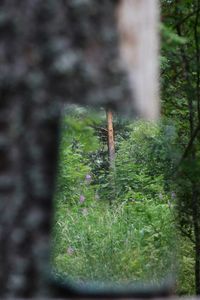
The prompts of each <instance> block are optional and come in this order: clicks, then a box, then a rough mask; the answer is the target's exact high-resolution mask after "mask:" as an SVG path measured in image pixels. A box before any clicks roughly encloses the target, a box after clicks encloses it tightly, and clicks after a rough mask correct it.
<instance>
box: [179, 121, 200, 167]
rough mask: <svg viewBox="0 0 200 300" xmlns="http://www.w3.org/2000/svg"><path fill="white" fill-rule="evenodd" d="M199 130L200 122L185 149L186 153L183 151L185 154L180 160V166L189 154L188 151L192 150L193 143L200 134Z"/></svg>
mask: <svg viewBox="0 0 200 300" xmlns="http://www.w3.org/2000/svg"><path fill="white" fill-rule="evenodd" d="M199 131H200V122H199V123H198V125H197V127H196V129H195V130H194V132H193V134H192V136H191V139H190V141H189V143H188V145H187V147H186V148H185V151H184V153H183V155H182V157H181V159H180V162H179V164H178V166H179V165H181V163H182V162H183V160H184V159H185V158H186V157H187V156H188V153H189V151H190V150H191V148H192V146H193V143H194V141H195V139H196V137H197V136H198V133H199Z"/></svg>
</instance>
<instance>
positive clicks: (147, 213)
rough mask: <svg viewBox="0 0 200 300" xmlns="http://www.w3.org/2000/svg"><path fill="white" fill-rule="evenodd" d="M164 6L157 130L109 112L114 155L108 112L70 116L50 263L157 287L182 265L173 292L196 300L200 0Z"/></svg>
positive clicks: (84, 274)
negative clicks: (110, 145) (112, 147)
mask: <svg viewBox="0 0 200 300" xmlns="http://www.w3.org/2000/svg"><path fill="white" fill-rule="evenodd" d="M161 5H162V7H161V8H162V11H161V25H160V31H161V57H160V61H161V101H162V109H161V120H160V122H159V123H158V124H152V123H149V122H145V121H138V120H136V121H134V122H133V121H132V120H130V119H129V120H128V119H126V118H123V119H122V118H120V116H119V115H116V114H114V113H112V117H113V120H112V125H113V127H114V146H115V149H114V151H113V153H112V154H111V153H110V152H109V143H108V129H109V128H108V110H109V108H106V109H105V108H103V107H99V108H98V109H97V110H96V111H95V110H93V109H91V108H89V107H80V106H75V105H74V106H68V107H66V108H65V111H64V113H63V120H62V124H61V126H62V133H61V139H60V140H61V144H60V164H59V168H58V180H57V192H56V194H55V206H56V215H55V225H54V239H53V250H52V261H53V268H54V273H55V274H56V276H59V274H60V273H62V274H64V275H65V276H67V274H70V277H71V278H72V279H73V278H78V279H79V280H80V281H81V282H84V281H85V280H100V281H106V280H111V281H115V282H134V283H135V282H138V281H141V280H143V281H150V282H151V283H154V284H155V283H159V280H160V278H163V277H165V276H168V275H169V274H171V273H173V272H174V269H175V268H176V262H177V261H178V262H179V268H178V278H177V284H176V292H177V293H178V294H195V293H196V294H200V143H199V131H200V25H199V24H200V0H193V1H191V0H188V1H187V0H184V1H178V0H163V1H161ZM106 112H107V113H106ZM67 216H68V217H67ZM176 250H178V251H176Z"/></svg>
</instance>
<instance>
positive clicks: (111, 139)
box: [106, 109, 115, 169]
mask: <svg viewBox="0 0 200 300" xmlns="http://www.w3.org/2000/svg"><path fill="white" fill-rule="evenodd" d="M106 115H107V127H108V156H109V164H110V168H111V169H114V167H115V141H114V129H113V113H112V111H111V110H110V109H107V111H106Z"/></svg>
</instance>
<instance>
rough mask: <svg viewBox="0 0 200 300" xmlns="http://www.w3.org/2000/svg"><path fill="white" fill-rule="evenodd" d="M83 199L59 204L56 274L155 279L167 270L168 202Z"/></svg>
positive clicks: (82, 277) (82, 278)
mask: <svg viewBox="0 0 200 300" xmlns="http://www.w3.org/2000/svg"><path fill="white" fill-rule="evenodd" d="M86 202H87V201H85V203H78V205H74V206H72V205H68V204H67V203H62V202H58V203H57V208H56V215H55V226H54V239H53V249H54V250H53V266H54V272H55V273H57V274H58V273H62V275H63V276H67V277H68V278H69V276H70V278H71V279H79V280H80V281H85V280H98V281H104V282H105V281H114V282H137V281H141V280H142V281H146V280H148V281H150V282H151V283H158V282H159V281H160V278H162V277H163V275H165V274H166V271H167V272H170V268H171V267H172V265H170V260H171V253H172V251H171V250H172V248H173V246H174V245H173V239H172V232H174V228H173V223H172V222H171V218H172V216H171V211H170V209H169V207H168V205H167V204H165V203H162V202H161V201H151V200H148V201H147V200H146V201H145V200H144V201H138V202H137V201H134V202H124V203H121V204H120V205H113V206H112V207H111V206H110V205H109V204H108V203H105V201H101V200H99V201H94V202H93V203H91V202H90V203H89V204H87V203H86Z"/></svg>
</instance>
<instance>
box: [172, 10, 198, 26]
mask: <svg viewBox="0 0 200 300" xmlns="http://www.w3.org/2000/svg"><path fill="white" fill-rule="evenodd" d="M199 12H200V7H198V9H196V10H195V11H193V12H191V13H190V14H188V15H187V16H185V17H184V18H183V19H182V20H180V21H179V22H177V23H176V24H175V25H174V29H176V28H177V26H181V25H182V24H183V23H184V22H185V21H187V20H188V19H189V18H190V17H193V16H194V15H195V14H196V13H199Z"/></svg>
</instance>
